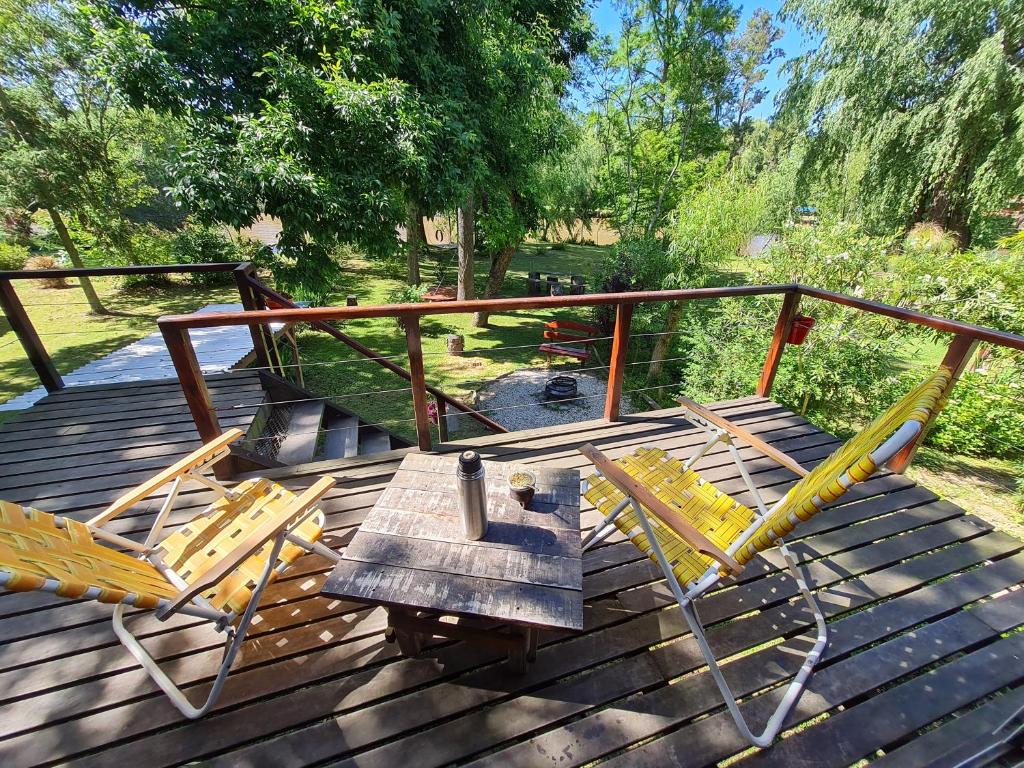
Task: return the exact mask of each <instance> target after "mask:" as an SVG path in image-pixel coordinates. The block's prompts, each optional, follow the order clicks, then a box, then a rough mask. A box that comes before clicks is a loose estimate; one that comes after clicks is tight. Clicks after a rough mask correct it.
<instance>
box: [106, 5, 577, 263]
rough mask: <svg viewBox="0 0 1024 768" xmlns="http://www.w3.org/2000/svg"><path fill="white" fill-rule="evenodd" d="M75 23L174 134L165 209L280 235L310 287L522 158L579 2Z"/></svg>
mask: <svg viewBox="0 0 1024 768" xmlns="http://www.w3.org/2000/svg"><path fill="white" fill-rule="evenodd" d="M91 8H92V12H93V15H94V18H95V20H96V24H97V27H98V29H99V32H98V36H97V42H98V45H99V46H101V48H102V51H103V58H104V60H105V61H106V62H107V64H108V66H109V71H110V73H111V75H112V76H113V77H114V78H115V79H116V80H117V82H118V83H119V84H120V85H121V86H122V87H123V88H124V90H125V92H126V93H127V94H129V96H130V97H131V98H132V100H133V102H134V103H136V104H145V105H149V106H152V107H154V108H156V109H159V110H163V111H168V112H171V113H173V114H175V115H178V116H180V117H181V118H182V119H183V120H184V121H185V123H186V125H187V126H188V129H189V146H188V149H187V150H186V151H183V152H182V153H181V155H180V157H179V158H177V161H176V163H175V166H176V167H175V169H174V174H175V177H176V179H177V182H176V184H175V187H174V192H175V194H176V195H177V196H179V197H180V198H182V199H184V200H186V201H187V202H188V203H189V205H190V206H192V207H193V208H194V209H195V210H196V211H197V212H199V213H200V214H201V215H203V216H205V217H206V218H207V219H209V220H217V221H222V222H226V223H229V224H232V225H234V226H244V225H246V224H249V223H250V222H252V221H253V220H254V219H255V218H256V217H257V216H259V215H261V214H268V215H271V216H276V217H278V218H280V219H281V221H282V224H283V231H282V233H281V239H280V245H281V246H282V249H283V250H284V252H285V253H286V254H291V256H292V257H293V258H294V259H295V261H296V263H297V266H301V265H302V263H306V264H307V265H308V266H309V267H310V268H311V269H318V268H317V267H316V265H317V264H321V265H322V264H323V263H324V261H325V259H326V258H327V255H326V254H327V249H329V248H330V247H331V246H332V245H333V244H334V243H337V242H339V241H344V242H350V243H354V244H357V245H359V246H361V247H362V248H363V249H364V250H367V251H369V252H371V253H374V252H377V253H381V252H388V251H390V250H392V249H394V248H395V247H396V244H397V239H396V234H395V232H396V227H397V225H398V224H400V223H401V222H402V221H403V220H404V218H405V216H406V212H407V201H413V202H415V203H417V204H419V205H420V206H421V207H423V208H424V209H425V210H439V209H442V208H444V207H451V206H452V205H454V204H455V202H456V201H458V200H461V199H462V198H463V197H465V195H466V193H467V192H469V191H470V190H472V189H474V188H475V187H477V186H479V185H481V184H484V183H487V182H488V181H489V180H493V179H495V178H497V179H508V178H509V177H510V176H512V175H513V174H514V173H516V172H517V169H518V167H519V165H520V161H521V160H522V158H523V154H524V153H525V152H533V151H535V150H536V148H537V147H536V143H535V140H534V139H535V136H534V131H533V130H532V127H533V126H535V125H536V122H537V121H529V120H525V119H524V115H525V116H526V117H529V116H531V115H533V113H535V112H536V111H537V110H542V111H543V110H549V109H550V101H551V99H552V98H557V94H558V92H559V91H560V89H562V88H564V84H565V82H566V81H567V80H568V78H569V65H570V63H571V59H572V57H573V55H574V52H575V51H576V50H577V49H578V48H579V47H580V46H581V45H584V44H585V42H586V40H585V35H584V36H583V37H582V38H580V37H579V35H580V34H581V30H583V25H582V23H581V4H580V2H579V0H517V1H516V2H511V3H509V2H497V0H490V1H487V0H485V1H484V2H479V1H474V2H469V0H463V1H458V0H457V1H455V2H445V3H441V2H437V0H409V1H408V2H403V3H401V4H390V3H381V2H372V1H370V0H340V1H338V2H335V1H334V0H331V1H329V2H328V1H327V0H273V2H264V1H262V0H226V1H225V2H218V3H214V4H209V5H206V6H201V5H195V4H192V3H187V2H171V3H166V2H159V3H158V2H151V1H150V0H138V1H136V2H119V1H118V0H107V1H104V0H93V2H92V5H91ZM541 122H543V121H541ZM527 123H530V124H531V125H529V126H528V125H527ZM526 128H528V130H524V129H526ZM542 130H543V129H542ZM312 277H314V278H315V279H320V277H321V275H319V274H317V275H313V276H312Z"/></svg>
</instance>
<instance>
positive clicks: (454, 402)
mask: <svg viewBox="0 0 1024 768" xmlns="http://www.w3.org/2000/svg"><path fill="white" fill-rule="evenodd" d="M241 279H242V280H244V281H245V282H246V283H247V284H248V286H249V287H250V288H251V289H252V290H254V291H256V292H258V293H259V294H261V295H262V296H264V297H266V298H268V299H270V300H271V301H274V302H277V303H279V304H292V303H293V302H292V301H291V300H290V299H289V298H288V297H287V296H285V295H283V294H281V293H278V292H277V291H275V290H274V289H273V288H270V287H269V286H267V285H264V284H263V283H262V282H261V281H260V280H259V279H257V278H255V277H253V276H252V275H251V274H249V275H245V276H243V277H242V278H241ZM247 314H249V315H254V314H257V313H256V312H249V313H247ZM161 319H162V318H161ZM310 325H311V326H312V327H314V328H316V329H317V330H319V331H323V332H324V333H326V334H328V335H329V336H333V337H334V338H335V339H337V340H338V341H340V342H341V343H343V344H345V345H347V346H349V347H351V348H352V349H354V350H355V351H356V352H358V353H359V354H360V355H363V356H364V357H366V358H367V359H369V360H373V361H374V362H376V363H378V364H379V365H381V366H383V367H384V368H387V369H388V370H389V371H391V372H392V373H395V374H397V375H398V376H401V377H402V378H403V379H405V380H406V381H408V382H412V373H410V372H409V371H407V370H406V369H405V368H403V367H402V366H400V365H398V364H396V363H393V362H392V361H390V360H388V359H387V358H385V357H383V356H381V355H380V354H379V353H377V352H374V351H373V350H372V349H370V348H369V347H367V346H366V345H365V344H362V343H361V342H359V341H356V340H355V339H353V338H352V337H351V336H349V335H348V334H347V333H343V332H342V331H339V330H338V329H337V328H335V327H334V326H333V325H330V324H329V323H326V322H322V321H313V322H311V323H310ZM250 327H255V326H250ZM426 390H427V392H429V393H430V394H431V395H433V396H434V399H436V400H437V401H438V402H441V403H447V404H448V405H450V406H452V407H453V408H455V409H456V410H458V411H461V412H463V413H465V414H466V415H468V416H471V417H472V418H474V419H475V420H476V421H478V422H480V423H481V424H483V425H484V426H485V427H487V428H488V429H489V430H491V431H492V432H508V430H507V429H505V428H504V427H503V426H501V424H499V423H498V422H496V421H494V420H493V419H489V418H487V417H486V416H484V415H483V414H482V413H478V412H477V411H474V410H473V409H472V408H471V407H470V406H468V405H466V404H465V403H464V402H462V401H461V400H458V399H456V398H454V397H452V396H451V395H448V394H446V393H444V392H442V391H441V390H440V389H438V388H437V387H434V386H431V385H430V384H427V385H426Z"/></svg>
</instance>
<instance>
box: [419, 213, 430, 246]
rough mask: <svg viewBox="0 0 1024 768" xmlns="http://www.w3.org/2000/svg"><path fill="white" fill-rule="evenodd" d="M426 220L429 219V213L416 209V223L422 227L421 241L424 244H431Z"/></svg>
mask: <svg viewBox="0 0 1024 768" xmlns="http://www.w3.org/2000/svg"><path fill="white" fill-rule="evenodd" d="M426 218H427V212H426V211H424V210H423V209H422V208H417V209H416V221H417V223H418V224H419V225H420V239H421V240H422V241H423V242H424V243H429V242H430V238H429V237H427V222H426Z"/></svg>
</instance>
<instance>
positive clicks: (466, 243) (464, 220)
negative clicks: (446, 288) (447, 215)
mask: <svg viewBox="0 0 1024 768" xmlns="http://www.w3.org/2000/svg"><path fill="white" fill-rule="evenodd" d="M456 216H457V218H458V222H459V223H458V229H459V235H458V237H459V242H458V251H459V277H458V281H457V282H458V287H457V294H456V298H457V299H458V300H459V301H472V300H473V299H474V298H475V297H476V288H475V286H474V284H473V280H474V277H473V256H474V254H475V251H476V207H475V205H474V204H473V195H472V194H470V195H468V196H467V197H466V199H465V200H464V201H463V202H462V204H461V205H459V209H458V211H457V212H456Z"/></svg>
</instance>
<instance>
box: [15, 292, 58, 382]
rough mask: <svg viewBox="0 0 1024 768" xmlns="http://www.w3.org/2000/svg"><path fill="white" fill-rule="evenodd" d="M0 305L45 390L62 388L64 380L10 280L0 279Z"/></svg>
mask: <svg viewBox="0 0 1024 768" xmlns="http://www.w3.org/2000/svg"><path fill="white" fill-rule="evenodd" d="M0 307H3V310H4V314H5V315H7V322H8V323H10V324H11V330H12V331H14V335H15V336H17V337H18V341H20V342H21V346H22V347H23V348H24V350H25V354H26V355H28V360H29V362H30V363H32V367H33V368H35V369H36V374H37V375H38V376H39V380H40V381H41V382H42V383H43V386H44V387H46V391H47V392H56V391H57V390H59V389H64V380H63V379H62V378H61V377H60V374H59V373H57V369H56V368H54V367H53V360H51V359H50V356H49V355H48V354H47V353H46V347H44V346H43V342H41V341H40V340H39V334H38V333H36V329H35V326H33V325H32V321H31V320H29V317H28V313H26V312H25V307H24V306H23V305H22V303H21V299H19V298H18V294H17V292H16V291H15V290H14V286H13V285H11V281H10V280H0Z"/></svg>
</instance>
